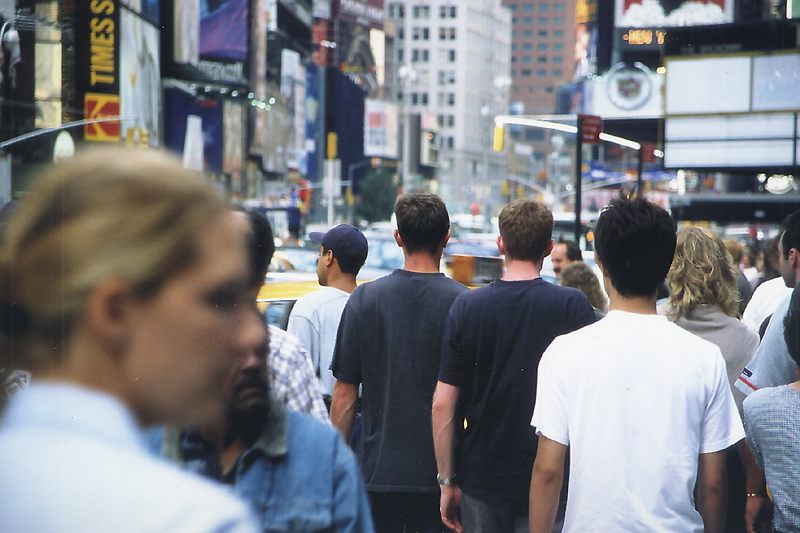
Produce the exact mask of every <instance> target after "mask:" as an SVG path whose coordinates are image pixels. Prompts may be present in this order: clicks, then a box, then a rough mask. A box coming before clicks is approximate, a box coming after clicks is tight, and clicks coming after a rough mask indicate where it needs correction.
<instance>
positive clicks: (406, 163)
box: [397, 63, 417, 186]
mask: <svg viewBox="0 0 800 533" xmlns="http://www.w3.org/2000/svg"><path fill="white" fill-rule="evenodd" d="M397 77H398V78H399V79H400V83H401V84H402V86H403V101H402V104H403V164H402V172H401V175H400V185H401V186H404V185H405V184H406V183H408V182H410V181H411V124H410V122H411V103H410V95H409V92H408V91H409V89H410V88H411V87H413V86H414V84H415V83H416V82H417V71H416V70H414V67H412V66H411V65H410V64H408V63H404V64H403V65H402V66H401V67H400V68H399V69H398V70H397Z"/></svg>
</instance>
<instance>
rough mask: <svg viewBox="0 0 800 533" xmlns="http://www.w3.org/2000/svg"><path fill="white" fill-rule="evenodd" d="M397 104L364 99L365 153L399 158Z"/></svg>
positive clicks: (371, 155)
mask: <svg viewBox="0 0 800 533" xmlns="http://www.w3.org/2000/svg"><path fill="white" fill-rule="evenodd" d="M398 128H399V123H398V120H397V106H396V105H395V104H392V103H390V102H383V101H381V100H373V99H371V98H367V99H366V100H365V101H364V155H365V156H367V157H385V158H388V159H397V158H398V155H397V154H398V151H397V148H398Z"/></svg>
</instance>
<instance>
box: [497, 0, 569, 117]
mask: <svg viewBox="0 0 800 533" xmlns="http://www.w3.org/2000/svg"><path fill="white" fill-rule="evenodd" d="M503 3H504V4H505V5H506V6H508V8H509V10H510V11H511V15H512V16H511V28H512V29H511V79H512V84H511V95H510V97H511V102H512V105H513V107H514V108H515V109H516V110H519V111H521V113H523V114H528V115H534V114H549V113H552V112H553V111H554V109H555V103H556V91H557V89H558V87H559V85H561V84H562V83H566V82H568V81H570V80H571V79H572V78H573V76H574V74H575V68H576V64H575V41H576V39H575V0H504V2H503Z"/></svg>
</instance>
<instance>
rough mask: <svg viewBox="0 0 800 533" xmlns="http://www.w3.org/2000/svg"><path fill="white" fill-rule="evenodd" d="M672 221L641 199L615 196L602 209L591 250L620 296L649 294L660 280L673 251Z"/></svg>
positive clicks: (654, 289) (674, 238)
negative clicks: (593, 248) (616, 197)
mask: <svg viewBox="0 0 800 533" xmlns="http://www.w3.org/2000/svg"><path fill="white" fill-rule="evenodd" d="M676 240H677V238H676V235H675V223H674V222H673V220H672V217H671V216H670V215H669V213H667V212H666V211H665V210H664V209H662V208H660V207H658V206H657V205H655V204H652V203H650V202H648V201H647V200H645V199H644V198H633V199H628V198H618V199H616V200H613V201H612V202H611V203H610V204H609V205H608V206H606V207H605V208H603V210H602V211H601V213H600V217H599V218H598V220H597V227H596V228H595V251H596V252H597V256H598V258H599V260H600V262H601V263H602V264H603V266H604V267H605V269H606V271H607V272H608V275H609V277H610V278H611V283H612V285H613V286H614V288H615V289H616V290H617V292H619V293H620V294H621V295H622V296H626V297H633V296H650V295H653V294H655V292H656V290H657V289H658V286H659V284H660V283H661V282H663V281H664V278H665V277H666V275H667V272H668V271H669V267H670V264H671V263H672V256H673V255H674V253H675V243H676Z"/></svg>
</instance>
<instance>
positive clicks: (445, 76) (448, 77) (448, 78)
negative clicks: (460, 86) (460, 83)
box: [438, 70, 456, 85]
mask: <svg viewBox="0 0 800 533" xmlns="http://www.w3.org/2000/svg"><path fill="white" fill-rule="evenodd" d="M438 80H439V85H454V84H455V83H456V73H455V72H454V71H452V70H440V71H439V74H438Z"/></svg>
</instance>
